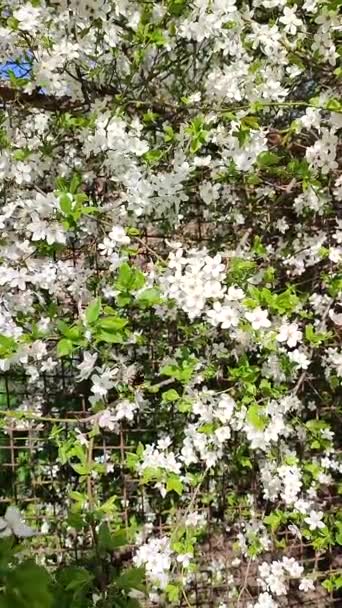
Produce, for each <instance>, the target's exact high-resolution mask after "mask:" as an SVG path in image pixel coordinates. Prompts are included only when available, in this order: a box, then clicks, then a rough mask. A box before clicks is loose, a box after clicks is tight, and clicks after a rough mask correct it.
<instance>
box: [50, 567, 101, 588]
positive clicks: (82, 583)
mask: <svg viewBox="0 0 342 608" xmlns="http://www.w3.org/2000/svg"><path fill="white" fill-rule="evenodd" d="M58 579H59V582H60V583H61V584H62V585H63V587H64V588H65V590H66V591H75V590H78V589H82V588H84V587H89V586H90V584H91V583H92V581H93V580H94V574H92V573H91V572H89V571H88V570H86V569H85V568H81V567H79V566H68V567H65V568H63V569H62V570H61V572H60V573H59V577H58Z"/></svg>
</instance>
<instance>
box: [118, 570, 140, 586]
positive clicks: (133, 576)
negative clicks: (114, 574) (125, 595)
mask: <svg viewBox="0 0 342 608" xmlns="http://www.w3.org/2000/svg"><path fill="white" fill-rule="evenodd" d="M144 580H145V568H129V569H128V570H126V571H125V572H123V573H122V574H121V575H120V576H119V578H117V579H116V581H115V582H116V584H117V586H118V587H119V588H120V589H123V590H124V591H130V590H131V589H137V590H138V591H145V585H144Z"/></svg>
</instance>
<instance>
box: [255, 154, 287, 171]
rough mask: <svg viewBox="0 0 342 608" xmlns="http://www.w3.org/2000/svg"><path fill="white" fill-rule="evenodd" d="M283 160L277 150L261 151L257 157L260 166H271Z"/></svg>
mask: <svg viewBox="0 0 342 608" xmlns="http://www.w3.org/2000/svg"><path fill="white" fill-rule="evenodd" d="M280 161H281V156H278V154H275V152H270V151H267V152H261V153H260V154H259V156H258V159H257V164H258V166H259V167H261V168H263V167H271V166H273V165H278V164H279V163H280Z"/></svg>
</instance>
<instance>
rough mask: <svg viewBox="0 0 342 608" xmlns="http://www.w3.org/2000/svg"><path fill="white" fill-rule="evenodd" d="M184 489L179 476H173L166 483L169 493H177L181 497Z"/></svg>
mask: <svg viewBox="0 0 342 608" xmlns="http://www.w3.org/2000/svg"><path fill="white" fill-rule="evenodd" d="M183 489H184V486H183V483H182V481H181V480H180V478H179V477H178V475H171V476H170V477H168V479H167V483H166V490H167V491H168V492H176V494H178V495H179V496H181V495H182V493H183Z"/></svg>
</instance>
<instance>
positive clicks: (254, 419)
mask: <svg viewBox="0 0 342 608" xmlns="http://www.w3.org/2000/svg"><path fill="white" fill-rule="evenodd" d="M247 422H249V424H251V425H252V426H254V427H255V428H256V429H257V430H258V431H263V430H264V428H265V427H266V426H267V418H266V416H265V415H264V413H263V408H262V407H261V406H260V405H256V404H255V405H251V406H250V407H249V409H248V412H247Z"/></svg>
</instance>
